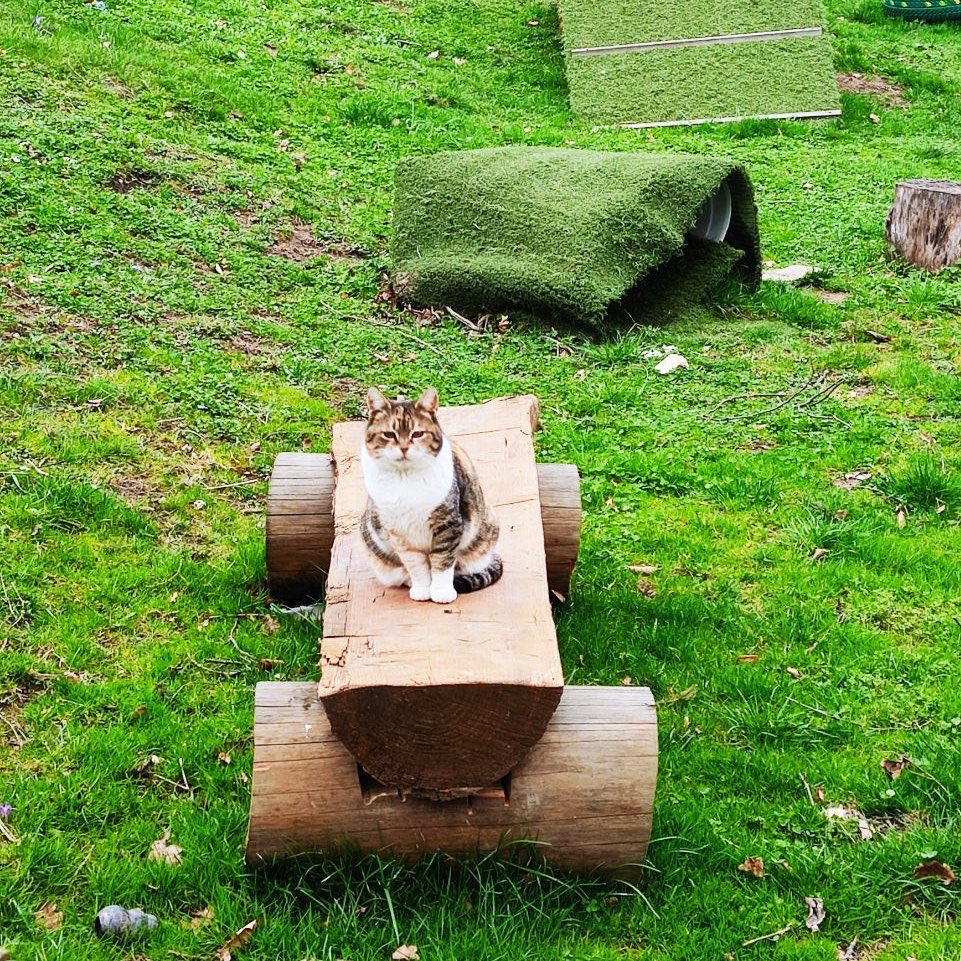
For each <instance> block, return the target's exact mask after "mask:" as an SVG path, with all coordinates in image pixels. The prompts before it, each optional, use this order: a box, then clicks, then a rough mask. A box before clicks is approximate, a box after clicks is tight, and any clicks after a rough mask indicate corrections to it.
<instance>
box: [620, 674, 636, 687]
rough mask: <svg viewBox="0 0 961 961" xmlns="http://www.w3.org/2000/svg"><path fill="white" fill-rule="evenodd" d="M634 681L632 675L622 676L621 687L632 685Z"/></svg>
mask: <svg viewBox="0 0 961 961" xmlns="http://www.w3.org/2000/svg"><path fill="white" fill-rule="evenodd" d="M633 683H634V681H633V680H632V679H631V677H630V675H625V676H624V677H622V678H621V687H630V686H631V685H632V684H633Z"/></svg>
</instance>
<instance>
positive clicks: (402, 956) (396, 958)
mask: <svg viewBox="0 0 961 961" xmlns="http://www.w3.org/2000/svg"><path fill="white" fill-rule="evenodd" d="M390 958H391V961H420V955H419V954H418V953H417V945H416V944H402V945H401V946H400V947H399V948H398V949H397V950H396V951H395V952H394V953H393V954H392V955H391V956H390Z"/></svg>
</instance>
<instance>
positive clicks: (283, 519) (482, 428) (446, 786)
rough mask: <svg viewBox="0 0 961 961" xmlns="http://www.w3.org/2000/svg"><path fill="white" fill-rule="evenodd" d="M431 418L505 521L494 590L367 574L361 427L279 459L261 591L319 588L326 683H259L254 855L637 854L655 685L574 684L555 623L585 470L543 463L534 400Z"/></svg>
mask: <svg viewBox="0 0 961 961" xmlns="http://www.w3.org/2000/svg"><path fill="white" fill-rule="evenodd" d="M439 417H440V421H441V424H442V425H443V427H444V430H445V431H446V433H447V434H448V436H450V437H452V438H453V439H454V440H455V441H457V442H458V443H459V444H460V445H461V446H462V447H463V448H464V449H465V451H466V452H467V454H468V455H469V456H470V458H471V460H472V461H473V463H474V466H475V468H476V470H477V473H478V475H479V478H480V482H481V485H482V486H483V488H484V492H485V496H486V498H487V500H488V502H489V503H490V504H491V506H492V507H493V508H494V510H495V511H496V513H497V515H498V518H499V521H500V526H501V534H500V540H499V545H498V550H499V552H500V553H501V555H502V557H503V561H504V575H503V577H502V578H501V580H500V581H499V582H498V583H496V584H494V585H492V586H491V587H488V588H486V589H484V590H482V591H478V592H476V593H473V594H464V595H461V596H459V597H458V598H457V599H456V600H455V601H454V602H452V603H450V604H433V603H417V602H414V601H411V600H410V598H409V597H408V594H407V591H406V589H399V588H385V587H383V586H382V585H381V584H379V583H378V582H377V580H376V579H375V578H374V576H373V572H372V570H371V567H370V564H369V561H368V558H367V556H366V551H365V549H364V546H363V543H362V541H361V537H360V533H359V529H358V525H359V520H360V517H361V514H362V512H363V510H364V507H365V505H366V500H367V495H366V491H365V488H364V483H363V478H362V474H361V470H360V457H359V454H360V447H361V443H362V439H363V431H364V425H363V424H362V423H344V424H337V425H335V427H334V431H333V439H332V445H331V455H330V459H329V460H327V461H325V460H322V459H321V460H315V459H312V458H310V455H307V458H310V459H307V458H305V456H304V455H298V456H297V457H292V458H290V459H288V460H286V461H284V462H283V463H282V464H280V463H279V464H278V472H275V477H274V479H273V481H272V484H271V491H270V502H271V507H270V516H269V518H268V563H269V566H270V570H271V584H272V586H273V587H274V589H275V590H276V591H277V592H278V593H282V592H288V591H289V593H288V595H287V596H288V597H289V596H291V595H294V594H296V595H298V596H299V599H301V600H304V599H306V598H304V597H303V596H302V595H303V594H304V593H308V594H309V592H313V591H315V590H318V591H319V590H320V589H321V588H323V589H325V608H324V621H323V638H322V641H321V657H320V668H321V679H320V684H319V686H318V687H314V686H313V685H305V684H276V683H269V684H260V685H258V687H257V694H256V711H255V723H254V777H253V788H252V794H253V796H252V799H251V815H250V827H249V836H248V844H247V856H248V858H249V859H251V860H257V859H259V858H261V857H266V856H275V855H280V854H289V853H294V852H299V851H322V852H331V851H333V850H335V849H337V848H339V847H340V846H342V845H344V844H348V845H350V846H353V847H354V848H355V849H360V850H362V851H379V852H383V853H392V854H396V855H400V856H403V857H414V856H416V855H418V854H421V853H423V852H425V851H432V850H439V849H442V850H446V851H450V852H452V853H459V852H463V853H467V852H470V851H490V850H495V849H496V850H501V848H502V847H503V846H506V848H507V849H509V850H514V849H515V847H516V844H517V843H518V842H519V841H520V840H521V839H522V838H532V839H533V840H535V841H536V842H538V845H537V849H538V850H545V851H549V853H547V854H546V856H547V859H548V860H549V861H550V862H552V863H554V864H556V865H557V866H559V867H570V868H576V869H583V870H595V869H601V870H610V869H612V868H614V867H616V866H619V865H623V864H625V863H633V864H636V863H638V862H640V861H641V860H642V859H643V857H644V851H645V847H646V844H647V839H648V836H649V833H650V820H651V803H652V799H653V793H654V781H655V774H656V766H657V737H656V723H655V718H654V707H653V702H652V701H651V697H650V692H649V691H647V690H645V689H630V688H616V689H613V690H610V689H603V688H570V689H567V690H566V692H565V690H564V688H563V675H562V672H561V664H560V656H559V654H558V649H557V635H556V632H555V629H554V622H553V619H552V612H551V604H550V599H549V589H548V577H549V572H550V571H551V569H552V568H551V565H550V563H549V561H548V553H553V554H554V556H555V560H556V565H555V566H554V568H553V571H554V574H553V577H554V578H555V579H554V581H553V583H554V584H557V585H559V586H560V587H562V588H563V590H558V588H557V587H555V590H556V591H557V593H560V594H566V589H567V580H568V579H569V577H570V572H571V569H572V567H573V564H574V560H575V558H576V554H577V544H578V540H579V532H580V489H579V481H578V478H577V474H576V471H575V470H574V469H573V468H570V467H568V466H566V465H553V466H552V467H551V468H550V469H549V470H547V471H544V470H541V471H540V472H539V471H538V469H537V466H536V464H535V461H534V446H533V433H534V429H535V427H536V425H537V421H538V410H537V402H536V400H535V398H533V397H513V398H502V399H499V400H495V401H490V402H488V403H486V404H481V405H478V406H473V407H451V408H445V409H443V410H442V411H441V412H440V414H439ZM542 495H543V499H544V501H545V502H547V503H548V504H549V505H550V508H549V509H547V510H545V506H544V503H542ZM331 516H332V518H333V521H332V536H331V521H330V518H331ZM311 558H313V560H310V559H311ZM311 563H313V564H314V565H315V567H313V568H311V567H309V564H311ZM324 574H325V575H326V576H325V577H323V575H324ZM562 694H563V698H562ZM559 704H560V707H558V705H559ZM555 711H556V713H555Z"/></svg>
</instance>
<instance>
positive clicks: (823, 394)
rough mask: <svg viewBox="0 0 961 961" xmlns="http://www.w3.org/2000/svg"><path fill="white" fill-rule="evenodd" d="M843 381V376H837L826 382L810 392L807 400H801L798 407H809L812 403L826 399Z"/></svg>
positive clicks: (818, 402)
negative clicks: (833, 379) (812, 392)
mask: <svg viewBox="0 0 961 961" xmlns="http://www.w3.org/2000/svg"><path fill="white" fill-rule="evenodd" d="M844 382H845V381H844V378H843V377H839V378H838V379H837V380H835V381H833V382H832V383H830V384H828V385H827V387H824V388H822V389H821V390H819V391H818V392H817V393H816V394H812V395H811V396H810V397H808V399H807V400H802V401H801V403H800V404H798V407H811V406H813V405H814V404H820V403H821V401H822V400H827V399H828V397H830V396H831V394H833V393H834V392H835V391H836V390H837V389H838V388H839V387H840V386H841V384H843V383H844Z"/></svg>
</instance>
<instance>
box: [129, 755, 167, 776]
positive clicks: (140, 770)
mask: <svg viewBox="0 0 961 961" xmlns="http://www.w3.org/2000/svg"><path fill="white" fill-rule="evenodd" d="M161 761H163V758H162V757H160V755H159V754H151V755H150V757H148V758H147V759H146V760H145V761H141V762H140V763H139V764H138V765H137V766H136V767H135V768H134V769H133V773H134V775H135V776H136V777H150V774H151V772H152V771H153V769H154V767H155V766H156V765H158V764H160V762H161Z"/></svg>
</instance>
